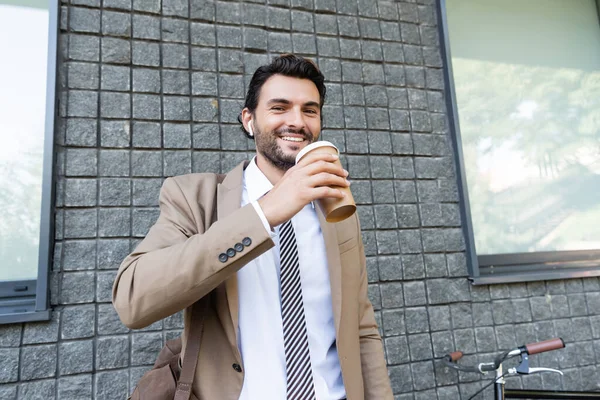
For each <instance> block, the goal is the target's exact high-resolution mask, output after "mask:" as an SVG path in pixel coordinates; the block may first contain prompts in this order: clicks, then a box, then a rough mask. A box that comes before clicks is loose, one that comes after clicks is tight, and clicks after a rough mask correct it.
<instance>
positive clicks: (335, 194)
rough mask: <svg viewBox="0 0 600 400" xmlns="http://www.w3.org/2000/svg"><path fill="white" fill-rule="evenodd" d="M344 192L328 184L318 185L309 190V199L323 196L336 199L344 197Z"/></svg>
mask: <svg viewBox="0 0 600 400" xmlns="http://www.w3.org/2000/svg"><path fill="white" fill-rule="evenodd" d="M345 196H346V194H345V193H344V192H342V191H341V190H339V189H334V188H330V187H329V186H320V187H316V188H314V189H312V190H311V196H310V197H311V199H312V200H317V199H322V198H325V197H331V198H336V199H341V198H344V197H345Z"/></svg>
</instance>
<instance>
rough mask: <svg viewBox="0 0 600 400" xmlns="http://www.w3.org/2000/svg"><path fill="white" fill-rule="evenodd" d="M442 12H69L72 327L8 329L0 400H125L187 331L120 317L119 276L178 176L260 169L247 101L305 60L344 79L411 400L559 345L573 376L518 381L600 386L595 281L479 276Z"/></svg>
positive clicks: (62, 90)
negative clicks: (448, 356) (288, 60)
mask: <svg viewBox="0 0 600 400" xmlns="http://www.w3.org/2000/svg"><path fill="white" fill-rule="evenodd" d="M437 18H438V16H437V11H436V4H435V1H434V0H417V1H415V0H412V1H411V0H407V1H384V0H380V1H375V0H337V1H335V0H268V1H266V0H247V1H244V2H242V1H213V0H190V1H188V0H163V1H162V2H161V1H160V0H103V1H101V0H70V1H66V0H63V1H62V7H61V13H60V21H61V22H60V36H59V40H60V45H59V48H60V55H59V57H60V58H59V63H58V67H59V73H60V77H59V78H60V79H59V91H58V100H59V101H58V102H59V110H58V112H59V114H60V119H59V123H58V127H57V130H56V144H57V157H56V158H57V163H56V164H57V174H58V179H57V197H56V243H55V252H54V254H55V257H54V266H53V271H52V275H51V301H52V305H53V308H54V313H53V318H52V320H51V321H49V322H41V323H27V324H15V325H3V326H0V360H2V362H1V364H0V398H2V399H9V400H12V399H27V400H30V399H36V398H43V399H60V400H68V399H98V400H112V399H123V398H125V397H126V395H127V394H128V393H129V391H130V390H131V389H132V388H133V386H134V385H135V382H137V380H138V378H139V377H140V376H141V375H142V374H143V373H144V372H145V371H146V370H147V369H148V368H149V366H150V365H151V364H152V363H153V361H154V359H155V357H156V354H157V353H158V351H159V350H160V348H161V346H162V344H163V342H164V340H165V339H168V338H172V337H174V336H176V335H178V334H179V332H180V329H181V327H182V319H181V315H175V316H173V317H170V318H167V319H166V320H164V321H160V322H157V323H155V324H153V325H152V326H149V327H148V328H146V329H143V330H140V331H135V332H133V331H129V330H128V329H127V328H125V327H124V326H123V325H122V324H121V323H120V321H119V319H118V317H117V315H116V314H115V312H114V310H113V308H112V305H111V304H110V298H111V285H112V282H113V279H114V276H115V273H116V269H117V268H118V266H119V263H120V262H121V260H122V259H123V258H124V257H125V256H126V255H127V253H128V252H129V251H130V249H132V248H133V247H134V246H135V245H136V243H138V241H139V240H140V239H141V238H142V237H143V236H144V235H145V234H146V232H147V231H148V229H149V227H150V226H151V225H152V224H153V222H154V221H155V220H156V218H157V216H158V208H157V198H158V193H159V189H160V186H161V183H162V181H163V179H164V177H167V176H172V175H176V174H185V173H190V172H206V171H212V172H221V171H228V170H229V169H231V168H232V167H233V166H235V165H236V164H237V163H239V162H240V161H242V160H245V159H247V158H249V157H250V156H251V155H252V153H253V143H252V142H250V141H248V140H246V139H245V137H244V136H243V135H242V133H241V132H240V131H239V127H238V125H237V122H236V117H237V115H238V113H239V112H240V110H241V108H242V103H243V97H244V90H245V87H246V85H247V84H248V82H249V78H250V76H251V74H252V73H253V72H254V70H255V69H256V68H257V67H258V66H259V65H262V64H265V63H267V62H268V61H269V59H270V57H272V56H274V55H277V54H280V53H282V52H291V51H293V52H295V53H297V54H301V55H304V56H307V57H311V58H313V59H315V60H316V61H317V62H318V64H319V66H320V67H321V69H322V70H323V72H324V74H325V76H326V78H327V81H328V84H327V86H328V99H327V105H326V106H325V108H324V115H325V121H324V132H323V136H324V138H325V139H327V140H330V141H332V142H334V143H335V144H337V145H338V146H339V147H340V148H341V149H342V150H343V151H344V153H345V154H346V157H345V159H344V162H345V163H346V166H347V168H348V169H349V171H350V177H351V178H352V180H353V181H354V182H353V186H352V190H353V193H354V196H355V199H356V201H357V202H358V203H359V215H360V220H361V224H362V229H363V238H364V242H365V249H366V253H367V256H368V259H367V261H368V268H369V281H370V283H371V284H370V287H369V294H370V297H371V299H372V301H373V304H374V306H375V308H376V310H377V317H378V320H379V323H380V328H381V331H382V334H383V336H384V340H385V349H386V356H387V361H388V365H389V373H390V377H391V381H392V385H393V389H394V392H395V393H396V399H402V400H407V399H415V400H417V399H423V400H425V399H427V400H430V399H436V398H437V399H452V400H454V399H458V398H463V399H466V398H468V397H469V396H470V394H472V393H474V392H475V391H476V390H477V389H478V388H479V387H481V385H482V381H481V380H480V379H479V377H478V376H474V375H473V374H456V373H455V372H453V371H448V370H446V369H444V368H442V367H440V366H439V365H438V363H437V362H434V361H433V359H434V358H438V357H440V356H442V355H443V354H445V353H446V352H448V351H451V350H454V349H461V350H463V351H464V352H465V354H466V357H465V361H466V362H475V361H476V360H478V359H484V357H489V356H490V355H492V354H493V353H495V352H496V351H498V350H499V349H506V348H508V347H511V346H514V345H515V344H523V343H526V342H531V341H535V340H542V339H546V338H549V337H553V336H556V335H559V336H562V337H563V338H564V339H565V341H567V342H568V345H567V348H566V349H565V350H563V351H561V352H555V353H552V354H547V355H542V356H539V357H533V359H534V361H533V364H534V365H537V364H538V361H540V362H542V364H543V365H545V366H551V367H557V366H558V367H560V368H562V369H563V370H564V372H565V376H564V377H563V378H560V377H558V378H557V377H556V376H554V375H542V376H530V377H525V378H522V379H512V380H510V381H509V383H510V385H512V386H521V385H522V384H525V385H527V386H528V387H546V388H561V387H562V388H565V389H566V388H570V389H577V390H582V389H600V387H599V383H598V379H597V365H598V361H599V360H600V340H599V338H600V315H599V313H600V285H599V282H598V280H597V279H596V278H590V279H583V280H581V279H578V280H569V281H551V282H550V281H549V282H535V283H529V284H511V285H497V286H478V287H474V286H471V285H470V283H469V282H468V280H467V278H466V275H467V268H466V260H465V254H464V249H465V244H464V238H463V230H462V228H461V223H460V215H459V206H458V195H457V184H456V179H455V165H454V161H453V155H452V148H451V145H450V132H449V128H448V123H447V114H446V113H447V105H446V104H445V93H444V80H443V69H442V68H443V63H442V58H441V53H440V37H439V29H438V22H437V21H438V20H437ZM536 360H538V361H536ZM488 396H489V395H488ZM486 398H487V397H486Z"/></svg>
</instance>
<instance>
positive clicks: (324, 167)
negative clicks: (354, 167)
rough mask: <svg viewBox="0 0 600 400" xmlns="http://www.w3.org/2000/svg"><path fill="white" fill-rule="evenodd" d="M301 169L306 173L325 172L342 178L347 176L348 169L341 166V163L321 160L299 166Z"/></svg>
mask: <svg viewBox="0 0 600 400" xmlns="http://www.w3.org/2000/svg"><path fill="white" fill-rule="evenodd" d="M301 169H302V171H303V172H304V173H306V174H307V175H316V174H319V173H322V172H327V173H330V174H334V175H337V176H341V177H344V178H345V177H347V176H348V171H346V170H345V169H344V168H342V166H341V165H339V164H337V163H332V162H327V161H323V160H319V161H316V162H313V163H312V164H309V165H306V166H304V167H301Z"/></svg>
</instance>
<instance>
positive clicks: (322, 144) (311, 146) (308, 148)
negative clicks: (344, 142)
mask: <svg viewBox="0 0 600 400" xmlns="http://www.w3.org/2000/svg"><path fill="white" fill-rule="evenodd" d="M317 147H333V148H334V149H335V150H336V151H337V153H338V155H339V154H340V150H339V149H338V148H337V147H335V145H334V144H333V143H331V142H328V141H326V140H320V141H318V142H314V143H311V144H309V145H308V146H306V147H305V148H303V149H302V150H300V152H299V153H298V154H297V155H296V164H298V161H300V159H301V158H302V157H304V155H305V154H306V153H308V152H309V151H312V150H313V149H316V148H317Z"/></svg>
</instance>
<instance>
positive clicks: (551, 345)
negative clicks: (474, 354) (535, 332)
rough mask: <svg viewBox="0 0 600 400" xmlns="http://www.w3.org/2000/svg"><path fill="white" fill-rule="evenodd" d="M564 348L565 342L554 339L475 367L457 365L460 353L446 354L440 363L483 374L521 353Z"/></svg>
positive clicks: (514, 351)
mask: <svg viewBox="0 0 600 400" xmlns="http://www.w3.org/2000/svg"><path fill="white" fill-rule="evenodd" d="M563 347H565V342H564V341H563V340H562V339H561V338H554V339H550V340H544V341H543V342H537V343H529V344H527V345H525V346H520V347H517V348H516V349H514V350H510V351H506V352H504V353H502V354H500V355H499V356H497V357H496V359H495V360H494V362H493V363H480V364H479V365H477V366H467V365H458V364H457V363H456V361H458V360H460V359H461V358H462V356H463V353H462V352H461V351H455V352H453V353H450V354H446V355H445V356H444V357H443V358H442V361H443V362H444V364H446V366H448V367H451V368H454V369H457V370H459V371H465V372H479V373H484V372H485V371H494V370H496V369H498V367H499V366H500V364H502V362H504V360H506V359H507V358H511V357H515V356H518V355H521V354H523V353H527V354H538V353H543V352H545V351H552V350H557V349H562V348H563Z"/></svg>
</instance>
